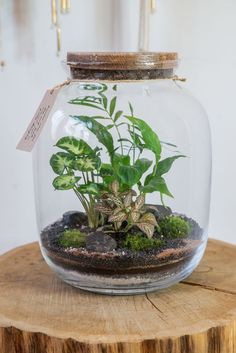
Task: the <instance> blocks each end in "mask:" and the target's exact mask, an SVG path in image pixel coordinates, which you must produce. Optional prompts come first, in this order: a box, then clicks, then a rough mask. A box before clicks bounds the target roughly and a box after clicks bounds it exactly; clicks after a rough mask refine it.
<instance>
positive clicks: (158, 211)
mask: <svg viewBox="0 0 236 353" xmlns="http://www.w3.org/2000/svg"><path fill="white" fill-rule="evenodd" d="M146 206H147V209H148V206H151V208H150V209H148V212H151V213H152V214H154V216H155V217H156V218H157V219H158V218H163V217H166V216H170V215H171V214H172V211H171V209H170V207H165V206H163V205H151V204H147V205H146Z"/></svg>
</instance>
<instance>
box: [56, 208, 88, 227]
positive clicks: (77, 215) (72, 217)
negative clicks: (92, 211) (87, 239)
mask: <svg viewBox="0 0 236 353" xmlns="http://www.w3.org/2000/svg"><path fill="white" fill-rule="evenodd" d="M62 221H63V223H64V225H65V226H68V227H71V228H74V227H81V226H82V225H87V224H88V218H87V216H86V214H85V213H84V212H78V211H68V212H66V213H64V214H63V217H62Z"/></svg>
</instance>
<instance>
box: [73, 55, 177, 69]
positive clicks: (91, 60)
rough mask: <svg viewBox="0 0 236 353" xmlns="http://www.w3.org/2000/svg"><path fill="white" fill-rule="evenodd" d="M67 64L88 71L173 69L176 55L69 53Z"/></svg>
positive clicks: (175, 63) (175, 64)
mask: <svg viewBox="0 0 236 353" xmlns="http://www.w3.org/2000/svg"><path fill="white" fill-rule="evenodd" d="M67 63H68V65H70V66H71V67H76V68H80V69H89V70H124V71H125V70H156V69H174V68H175V67H176V66H177V64H178V54H177V53H164V52H163V53H158V52H123V53H122V52H121V53H119V52H99V53H89V52H88V53H86V52H69V53H68V54H67Z"/></svg>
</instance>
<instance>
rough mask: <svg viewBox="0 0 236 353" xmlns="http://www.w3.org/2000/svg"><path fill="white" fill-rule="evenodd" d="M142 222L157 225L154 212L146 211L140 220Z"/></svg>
mask: <svg viewBox="0 0 236 353" xmlns="http://www.w3.org/2000/svg"><path fill="white" fill-rule="evenodd" d="M139 222H140V223H150V224H152V225H153V226H157V225H158V224H157V221H156V217H155V216H154V215H153V214H152V213H145V214H144V215H143V216H142V217H141V218H140V220H139Z"/></svg>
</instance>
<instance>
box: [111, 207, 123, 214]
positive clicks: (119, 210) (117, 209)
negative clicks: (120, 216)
mask: <svg viewBox="0 0 236 353" xmlns="http://www.w3.org/2000/svg"><path fill="white" fill-rule="evenodd" d="M121 211H122V208H120V207H117V208H115V209H114V210H113V211H112V213H113V214H114V215H116V214H117V213H119V212H121Z"/></svg>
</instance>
